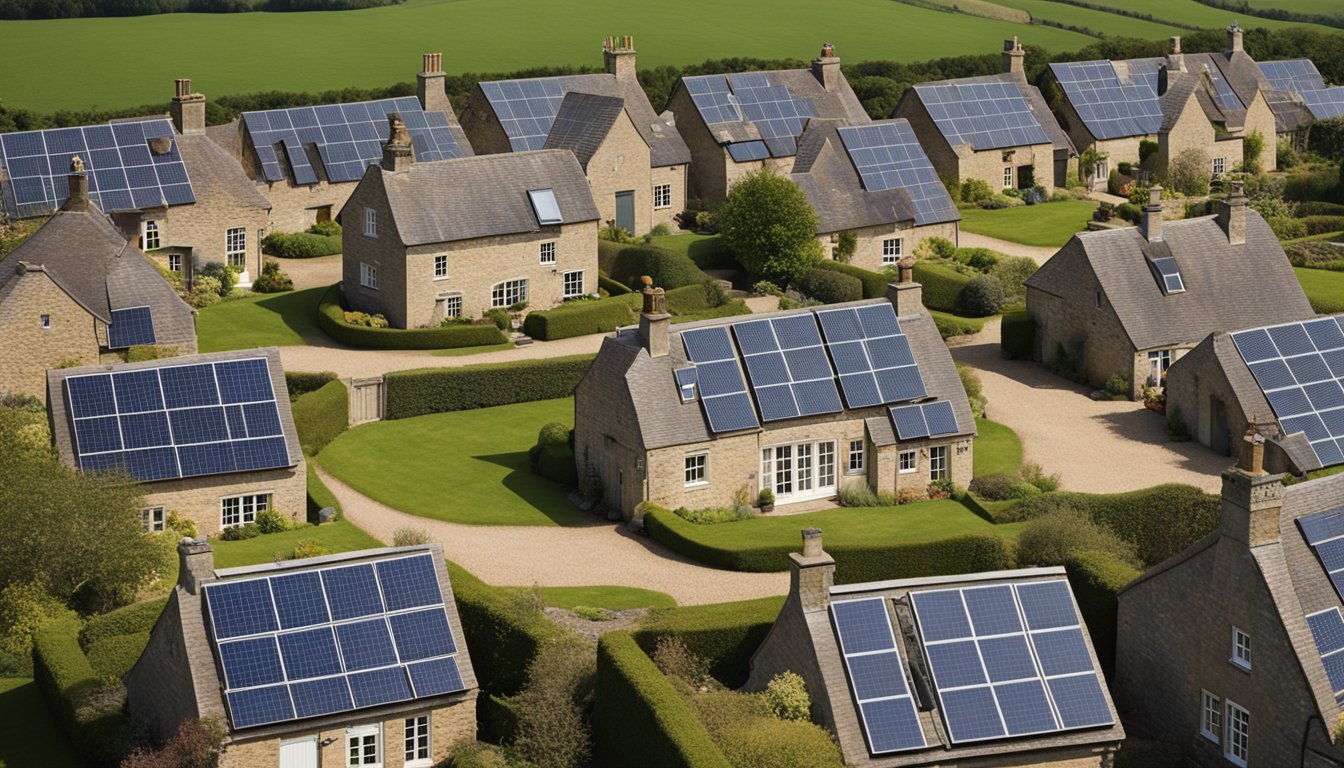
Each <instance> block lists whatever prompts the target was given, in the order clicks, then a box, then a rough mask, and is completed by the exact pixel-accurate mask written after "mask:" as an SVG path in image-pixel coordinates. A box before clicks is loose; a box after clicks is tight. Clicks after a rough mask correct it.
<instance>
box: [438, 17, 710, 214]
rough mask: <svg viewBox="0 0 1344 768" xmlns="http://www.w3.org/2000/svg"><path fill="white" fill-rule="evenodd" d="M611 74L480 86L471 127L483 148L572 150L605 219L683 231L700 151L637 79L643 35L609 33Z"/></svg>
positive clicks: (605, 51)
mask: <svg viewBox="0 0 1344 768" xmlns="http://www.w3.org/2000/svg"><path fill="white" fill-rule="evenodd" d="M602 59H603V62H604V63H605V66H606V72H605V73H602V74H587V75H565V76H562V77H534V78H528V79H524V80H500V81H495V82H488V83H480V84H479V85H477V86H476V88H475V90H473V91H472V94H471V98H470V100H469V101H468V102H467V106H466V108H464V109H463V110H462V127H463V129H464V130H465V131H466V132H467V135H468V136H470V137H471V143H472V146H473V147H475V149H476V152H478V153H480V154H490V153H499V152H525V151H528V150H536V149H568V150H570V151H572V152H574V154H575V156H576V157H578V159H579V165H581V166H582V167H583V172H584V174H585V175H586V176H587V178H588V182H589V184H590V185H591V187H592V191H593V201H594V203H596V204H597V210H598V212H599V215H600V217H601V220H602V223H603V225H606V224H608V223H611V222H614V223H615V225H616V226H618V227H621V228H623V229H625V230H626V231H627V232H629V233H631V234H632V235H643V234H644V233H646V232H648V231H649V230H650V229H652V228H653V227H655V226H657V225H659V224H663V225H665V226H667V227H669V228H671V229H674V230H675V229H676V226H677V222H676V216H677V215H678V214H680V213H681V212H682V211H683V210H684V209H685V208H686V175H687V169H688V164H689V163H690V161H691V153H690V150H688V149H687V148H686V143H685V142H684V141H682V139H681V136H680V135H679V134H678V133H677V131H676V128H674V127H673V126H672V124H671V123H670V122H669V121H668V120H667V119H665V118H664V117H663V116H660V115H659V114H658V113H657V112H655V111H654V109H653V105H651V104H650V103H649V97H648V95H647V94H645V92H644V89H643V88H642V87H640V85H639V81H638V80H637V79H636V77H635V48H634V39H633V38H631V37H628V36H623V37H609V38H607V39H606V40H605V41H604V42H603V45H602Z"/></svg>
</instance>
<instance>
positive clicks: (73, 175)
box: [61, 155, 89, 211]
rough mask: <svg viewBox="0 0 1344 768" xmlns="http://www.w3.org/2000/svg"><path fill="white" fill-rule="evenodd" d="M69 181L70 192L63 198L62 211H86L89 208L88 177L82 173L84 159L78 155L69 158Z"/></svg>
mask: <svg viewBox="0 0 1344 768" xmlns="http://www.w3.org/2000/svg"><path fill="white" fill-rule="evenodd" d="M66 178H67V179H68V181H69V186H70V194H69V196H68V197H66V198H65V205H62V206H61V210H62V211H87V210H88V209H89V177H88V174H86V173H84V161H83V160H82V159H80V157H79V155H75V156H74V157H72V158H70V175H69V176H67V177H66Z"/></svg>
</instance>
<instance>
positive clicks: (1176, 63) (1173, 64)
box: [1167, 35, 1185, 76]
mask: <svg viewBox="0 0 1344 768" xmlns="http://www.w3.org/2000/svg"><path fill="white" fill-rule="evenodd" d="M1167 69H1168V70H1170V71H1171V73H1172V76H1174V75H1176V74H1179V73H1181V72H1184V71H1185V54H1183V53H1181V36H1180V35H1172V36H1171V50H1170V51H1168V52H1167Z"/></svg>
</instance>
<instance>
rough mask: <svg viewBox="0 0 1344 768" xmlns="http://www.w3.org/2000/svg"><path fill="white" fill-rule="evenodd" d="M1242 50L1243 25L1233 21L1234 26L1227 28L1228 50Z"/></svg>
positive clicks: (1232, 51)
mask: <svg viewBox="0 0 1344 768" xmlns="http://www.w3.org/2000/svg"><path fill="white" fill-rule="evenodd" d="M1240 50H1242V41H1241V25H1240V24H1238V23H1237V22H1235V21H1234V22H1232V26H1230V27H1228V28H1227V52H1228V53H1235V52H1237V51H1240Z"/></svg>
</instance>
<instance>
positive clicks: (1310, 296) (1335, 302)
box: [1293, 267, 1344, 315]
mask: <svg viewBox="0 0 1344 768" xmlns="http://www.w3.org/2000/svg"><path fill="white" fill-rule="evenodd" d="M1293 271H1294V272H1296V273H1297V281H1298V282H1299V283H1301V284H1302V290H1304V291H1306V293H1307V300H1309V301H1310V302H1311V308H1312V309H1314V310H1316V311H1317V312H1320V313H1322V314H1327V315H1334V314H1338V313H1340V312H1344V272H1332V271H1330V270H1328V269H1308V268H1306V267H1293Z"/></svg>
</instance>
